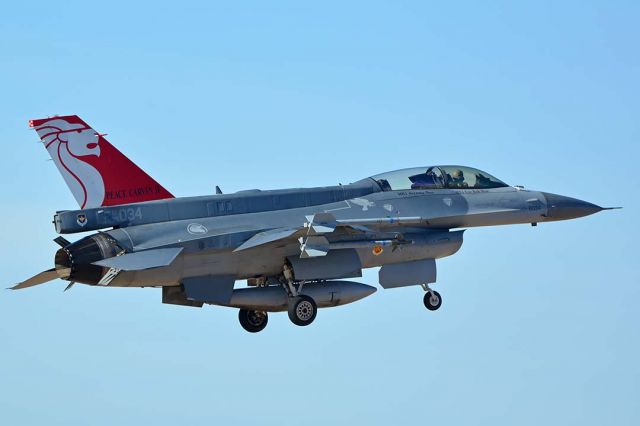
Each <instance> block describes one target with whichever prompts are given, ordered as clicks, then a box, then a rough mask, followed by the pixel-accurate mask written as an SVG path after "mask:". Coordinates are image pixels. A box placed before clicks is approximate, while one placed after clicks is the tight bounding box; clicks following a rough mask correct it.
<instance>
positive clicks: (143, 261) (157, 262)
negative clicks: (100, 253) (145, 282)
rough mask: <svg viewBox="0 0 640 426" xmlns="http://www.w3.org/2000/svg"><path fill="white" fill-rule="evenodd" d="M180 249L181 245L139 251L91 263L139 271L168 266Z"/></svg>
mask: <svg viewBox="0 0 640 426" xmlns="http://www.w3.org/2000/svg"><path fill="white" fill-rule="evenodd" d="M181 251H182V247H170V248H160V249H155V250H146V251H139V252H136V253H128V254H123V255H121V256H115V257H110V258H108V259H104V260H99V261H97V262H93V264H94V265H98V266H103V267H106V268H113V269H118V270H122V271H140V270H143V269H151V268H160V267H162V266H169V265H171V263H172V262H173V261H174V260H175V258H176V257H178V255H179V254H180V252H181Z"/></svg>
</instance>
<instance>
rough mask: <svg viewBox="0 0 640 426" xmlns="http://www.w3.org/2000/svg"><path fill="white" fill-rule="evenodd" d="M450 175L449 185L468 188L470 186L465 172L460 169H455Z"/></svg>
mask: <svg viewBox="0 0 640 426" xmlns="http://www.w3.org/2000/svg"><path fill="white" fill-rule="evenodd" d="M449 177H450V179H449V186H451V187H452V188H467V187H468V186H469V184H467V182H465V181H464V173H462V170H460V169H455V170H454V171H453V172H451V174H450V175H449Z"/></svg>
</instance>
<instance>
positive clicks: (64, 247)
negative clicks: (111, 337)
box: [12, 115, 605, 333]
mask: <svg viewBox="0 0 640 426" xmlns="http://www.w3.org/2000/svg"><path fill="white" fill-rule="evenodd" d="M29 124H30V126H31V127H32V128H34V129H35V131H36V132H37V133H38V136H39V137H40V139H41V140H42V143H43V144H44V146H45V148H46V149H47V151H49V154H50V155H51V158H52V159H53V161H54V163H55V164H56V166H57V168H58V170H59V171H60V173H61V174H62V177H63V178H64V180H65V182H66V183H67V186H68V187H69V189H70V190H71V192H72V193H73V196H74V197H75V199H76V200H77V202H78V204H79V206H80V209H78V210H61V211H58V212H56V213H55V215H54V218H53V223H54V224H55V229H56V231H57V233H59V234H73V233H78V232H87V231H95V233H93V234H92V235H89V236H86V237H84V238H81V239H79V240H77V241H75V242H69V241H68V240H66V239H65V238H64V237H62V236H59V237H57V238H56V239H55V240H54V241H55V242H56V243H57V244H58V245H59V246H60V249H58V251H57V252H56V253H55V258H54V267H53V268H51V269H48V270H46V271H44V272H41V273H39V274H37V275H35V276H34V277H32V278H30V279H28V280H26V281H23V282H21V283H19V284H17V285H16V286H14V287H12V289H14V290H17V289H23V288H26V287H31V286H35V285H39V284H43V283H46V282H49V281H52V280H54V279H57V278H60V279H63V280H66V281H69V282H70V284H69V285H68V286H67V289H68V288H70V287H71V286H72V285H73V284H75V283H82V284H88V285H93V286H109V287H154V288H158V287H159V288H161V289H162V302H163V303H169V304H175V305H184V306H192V307H202V306H203V305H204V304H209V305H218V306H227V307H233V308H237V309H239V319H240V324H241V325H242V327H243V328H244V329H245V330H247V331H249V332H252V333H255V332H259V331H261V330H263V329H264V328H265V326H266V325H267V321H268V312H280V311H287V312H288V315H289V318H290V320H291V321H292V322H293V323H294V324H296V325H299V326H306V325H309V324H311V323H312V322H313V321H314V319H315V318H316V313H317V310H318V308H329V307H334V306H340V305H345V304H347V303H351V302H355V301H357V300H360V299H362V298H364V297H367V296H369V295H371V294H372V293H374V292H375V291H376V288H375V287H372V286H369V285H365V284H361V283H358V282H354V281H348V280H345V279H352V278H355V277H360V276H362V269H364V268H373V267H380V271H379V283H380V285H381V286H382V287H383V288H384V289H393V288H397V287H404V286H414V285H419V286H422V288H423V289H424V292H425V293H424V305H425V307H426V308H427V309H429V310H431V311H435V310H437V309H438V308H440V305H441V303H442V297H441V296H440V294H439V293H438V292H437V291H434V290H432V288H431V287H430V285H432V284H433V283H435V282H436V260H437V259H440V258H443V257H446V256H451V255H452V254H454V253H456V252H457V251H458V250H459V249H460V247H461V245H462V237H463V233H464V229H465V228H471V227H476V226H493V225H507V224H532V225H536V224H538V223H540V222H550V221H558V220H566V219H574V218H578V217H582V216H587V215H590V214H593V213H596V212H599V211H601V210H605V208H602V207H599V206H597V205H595V204H591V203H588V202H585V201H581V200H577V199H574V198H569V197H565V196H561V195H555V194H551V193H547V192H538V191H531V190H528V189H524V188H522V187H518V186H516V187H512V186H509V185H507V184H506V183H504V182H502V181H501V180H499V179H497V178H495V177H493V176H492V175H490V174H489V173H486V172H484V171H481V170H477V169H475V168H471V167H466V166H451V165H431V166H424V167H416V168H409V169H403V170H396V171H391V172H387V173H381V174H378V175H375V176H371V177H367V178H365V179H362V180H359V181H357V182H354V183H351V184H349V185H337V186H326V187H320V188H295V189H283V190H272V191H261V190H258V189H255V190H248V191H240V192H237V193H234V194H223V193H222V191H220V189H219V188H218V187H216V194H214V195H205V196H200V197H183V198H175V197H174V196H173V195H172V194H171V193H170V192H169V191H167V189H165V188H164V187H163V186H162V185H160V184H159V183H158V182H156V181H155V180H154V179H153V178H151V177H150V176H149V175H148V174H146V173H145V172H144V171H142V170H141V169H140V168H139V167H137V166H136V165H135V164H133V163H132V162H131V161H130V160H129V159H128V158H127V157H126V156H124V155H123V154H122V153H121V152H120V151H118V150H117V149H116V148H114V147H113V146H112V145H111V144H110V143H109V142H107V140H106V139H105V138H104V135H103V134H100V133H98V132H96V131H95V130H94V129H93V128H91V127H90V126H89V125H88V124H87V123H85V122H84V121H83V120H82V119H80V118H79V117H78V116H75V115H71V116H64V117H57V116H56V117H51V118H44V119H38V120H31V121H30V122H29ZM239 280H247V284H248V285H247V286H246V287H242V288H235V283H236V281H239ZM65 290H66V289H65Z"/></svg>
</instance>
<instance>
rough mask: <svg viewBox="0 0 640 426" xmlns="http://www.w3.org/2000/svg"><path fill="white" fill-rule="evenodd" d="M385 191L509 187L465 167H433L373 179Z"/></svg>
mask: <svg viewBox="0 0 640 426" xmlns="http://www.w3.org/2000/svg"><path fill="white" fill-rule="evenodd" d="M371 178H372V179H374V180H375V181H376V182H378V184H379V185H380V187H381V188H382V190H383V191H403V190H411V189H443V188H447V189H489V188H503V187H506V186H509V185H507V184H506V183H504V182H502V181H501V180H499V179H497V178H495V177H493V176H491V175H490V174H489V173H486V172H483V171H482V170H478V169H474V168H471V167H463V166H431V167H416V168H412V169H402V170H396V171H393V172H387V173H381V174H379V175H375V176H372V177H371Z"/></svg>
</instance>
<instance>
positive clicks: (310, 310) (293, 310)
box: [289, 295, 318, 326]
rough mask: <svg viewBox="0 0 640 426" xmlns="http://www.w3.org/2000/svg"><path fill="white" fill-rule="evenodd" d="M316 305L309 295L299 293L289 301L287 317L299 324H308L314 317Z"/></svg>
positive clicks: (316, 309)
mask: <svg viewBox="0 0 640 426" xmlns="http://www.w3.org/2000/svg"><path fill="white" fill-rule="evenodd" d="M317 313H318V306H317V305H316V302H315V301H314V300H313V299H312V298H310V297H309V296H305V295H300V296H298V297H295V298H294V299H293V300H292V301H291V302H290V303H289V319H290V320H291V322H292V323H294V324H295V325H299V326H305V325H309V324H311V323H312V322H313V320H314V319H316V314H317Z"/></svg>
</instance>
